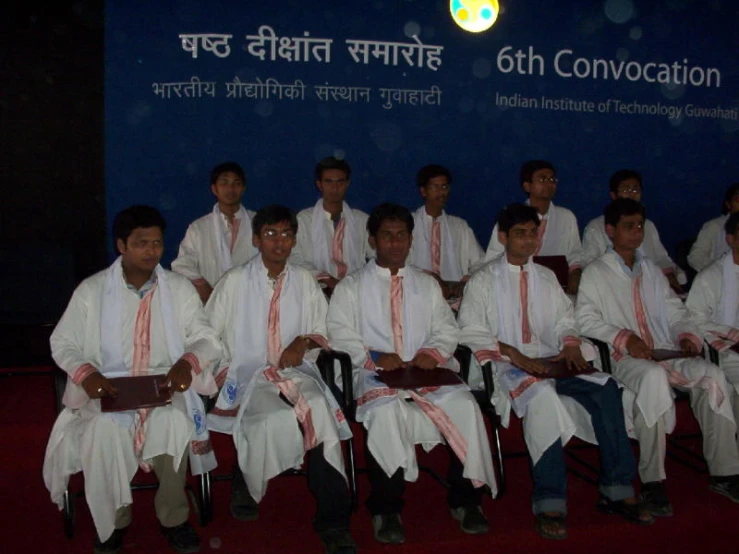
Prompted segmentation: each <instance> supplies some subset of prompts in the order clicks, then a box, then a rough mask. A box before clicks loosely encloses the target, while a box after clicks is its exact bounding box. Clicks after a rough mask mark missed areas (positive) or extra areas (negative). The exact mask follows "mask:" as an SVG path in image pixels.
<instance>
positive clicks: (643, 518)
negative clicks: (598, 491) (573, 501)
mask: <svg viewBox="0 0 739 554" xmlns="http://www.w3.org/2000/svg"><path fill="white" fill-rule="evenodd" d="M595 507H596V508H597V510H598V511H599V512H600V513H602V514H617V515H620V516H621V517H623V518H624V519H625V520H626V521H629V522H631V523H636V524H637V525H651V524H652V523H654V517H653V516H652V514H651V513H650V512H649V510H647V509H646V507H644V506H643V505H642V503H641V502H635V503H634V504H629V503H627V502H626V500H610V499H608V498H606V497H605V496H601V497H600V500H598V503H597V504H596V505H595Z"/></svg>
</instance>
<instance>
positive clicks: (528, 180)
mask: <svg viewBox="0 0 739 554" xmlns="http://www.w3.org/2000/svg"><path fill="white" fill-rule="evenodd" d="M558 182H559V181H558V179H557V172H556V170H555V169H554V166H553V165H552V164H551V163H550V162H548V161H545V160H531V161H527V162H525V163H524V164H523V165H522V166H521V174H520V183H521V188H522V189H523V190H524V192H526V194H527V195H528V197H529V199H528V200H527V201H526V203H527V204H529V205H531V206H533V207H534V208H536V211H537V213H538V214H539V218H540V219H541V221H542V224H541V225H540V226H539V247H538V248H537V250H536V252H535V253H534V255H535V256H565V257H566V258H567V265H568V266H569V275H568V283H567V292H568V293H569V294H577V287H578V285H579V283H580V273H581V270H582V245H581V243H580V230H579V229H578V227H577V218H576V217H575V214H573V213H572V212H571V211H570V210H568V209H567V208H562V207H560V206H555V205H554V203H553V202H552V199H553V198H554V194H555V193H556V192H557V183H558ZM504 251H505V247H504V246H503V245H502V244H501V243H500V241H499V240H498V228H497V227H495V228H494V229H493V234H492V235H491V236H490V243H489V244H488V249H487V252H486V253H485V261H490V260H492V259H493V258H496V257H498V256H500V255H501V254H502V253H503V252H504Z"/></svg>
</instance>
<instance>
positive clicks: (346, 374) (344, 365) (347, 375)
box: [316, 349, 354, 410]
mask: <svg viewBox="0 0 739 554" xmlns="http://www.w3.org/2000/svg"><path fill="white" fill-rule="evenodd" d="M336 360H338V361H339V365H340V367H341V389H340V388H339V387H338V386H337V385H336V365H335V364H334V362H335V361H336ZM316 365H317V366H318V370H319V371H320V372H321V378H322V379H323V380H324V381H325V383H326V384H327V385H328V388H329V389H331V392H332V393H333V394H334V396H335V397H336V400H337V401H338V402H339V405H340V406H341V409H342V410H348V409H350V408H351V407H352V405H353V403H354V375H353V373H354V368H353V367H352V359H351V356H349V354H347V353H346V352H342V351H341V350H327V349H323V350H321V353H320V354H319V355H318V359H317V360H316Z"/></svg>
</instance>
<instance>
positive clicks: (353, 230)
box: [290, 156, 373, 290]
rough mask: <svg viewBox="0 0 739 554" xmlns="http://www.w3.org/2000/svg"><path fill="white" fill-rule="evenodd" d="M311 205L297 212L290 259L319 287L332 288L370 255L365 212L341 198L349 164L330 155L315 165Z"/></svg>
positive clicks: (346, 183) (345, 189)
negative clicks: (316, 195) (314, 199)
mask: <svg viewBox="0 0 739 554" xmlns="http://www.w3.org/2000/svg"><path fill="white" fill-rule="evenodd" d="M315 173H316V175H315V177H316V188H318V190H319V191H320V193H321V198H319V199H318V201H317V202H316V204H315V206H313V207H312V208H306V209H305V210H302V211H301V212H300V213H298V228H299V229H300V231H299V232H298V237H297V244H296V246H295V249H294V251H293V254H292V258H291V260H290V261H291V262H293V263H294V264H296V265H300V266H302V267H304V268H306V269H308V270H310V271H311V272H312V273H313V275H314V276H315V277H316V278H317V279H318V281H319V282H320V283H321V285H322V286H323V287H325V288H326V289H328V290H333V288H334V287H335V286H336V283H338V282H339V281H340V280H341V279H342V278H343V277H344V276H345V275H347V274H349V273H351V272H352V271H354V270H355V269H359V268H360V267H362V266H363V265H364V264H365V263H366V262H367V259H368V258H371V257H372V256H373V253H372V249H371V248H370V246H369V242H368V237H367V214H366V213H364V212H363V211H361V210H355V209H352V208H350V207H349V205H348V204H347V203H346V201H345V200H344V197H345V196H346V191H347V190H348V189H349V181H350V178H351V173H352V170H351V167H349V164H348V163H346V162H345V161H344V160H339V159H337V158H334V157H333V156H331V157H328V158H324V159H322V160H321V161H320V162H318V165H316V172H315Z"/></svg>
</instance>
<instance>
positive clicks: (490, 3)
mask: <svg viewBox="0 0 739 554" xmlns="http://www.w3.org/2000/svg"><path fill="white" fill-rule="evenodd" d="M449 11H450V12H451V14H452V19H454V22H455V23H456V24H457V25H459V26H460V27H461V28H462V29H464V30H465V31H469V32H470V33H481V32H483V31H487V30H488V29H490V27H492V26H493V23H495V20H496V19H498V13H500V4H498V0H450V2H449Z"/></svg>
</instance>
